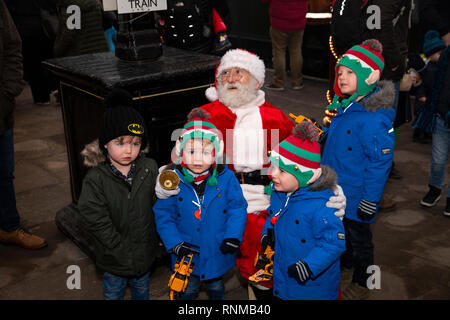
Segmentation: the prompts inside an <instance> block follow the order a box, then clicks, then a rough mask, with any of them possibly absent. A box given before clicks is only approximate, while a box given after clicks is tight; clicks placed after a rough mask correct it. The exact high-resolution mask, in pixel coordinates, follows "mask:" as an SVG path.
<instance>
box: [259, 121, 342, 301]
mask: <svg viewBox="0 0 450 320" xmlns="http://www.w3.org/2000/svg"><path fill="white" fill-rule="evenodd" d="M317 140H318V131H317V128H315V127H314V125H313V124H312V123H310V122H305V121H304V122H302V123H300V124H298V125H297V126H296V127H295V128H294V134H293V135H292V136H291V137H289V138H287V139H286V140H284V141H282V142H281V143H280V144H279V145H278V146H277V147H275V149H274V150H272V151H271V153H270V162H271V167H270V174H271V178H272V183H271V187H272V195H271V198H270V207H269V208H268V212H269V218H268V219H267V221H266V223H265V225H264V228H263V232H262V237H261V245H262V247H263V249H264V250H265V248H266V247H267V245H268V244H271V246H272V247H273V244H272V241H273V240H272V239H269V238H270V236H269V234H271V233H270V232H269V228H273V230H274V232H273V234H274V238H275V239H274V242H275V246H274V251H275V254H274V262H273V294H274V295H275V296H276V297H279V298H281V299H289V300H300V299H302V300H303V299H307V300H319V299H320V300H323V299H327V300H329V299H337V298H338V294H339V280H340V262H339V257H340V255H341V254H342V252H344V250H345V233H344V226H343V225H342V221H341V220H340V219H339V218H338V217H336V216H335V215H334V210H333V209H331V208H328V207H327V206H326V202H327V201H328V198H329V197H330V196H332V195H333V191H332V188H333V187H334V186H336V174H335V173H334V171H333V170H332V169H331V168H329V167H326V166H320V147H319V144H318V143H317ZM273 190H275V192H273Z"/></svg>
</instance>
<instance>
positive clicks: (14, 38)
mask: <svg viewBox="0 0 450 320" xmlns="http://www.w3.org/2000/svg"><path fill="white" fill-rule="evenodd" d="M21 49H22V46H21V41H20V36H19V33H18V32H17V29H16V27H15V26H14V22H13V20H12V18H11V16H10V14H9V12H8V9H7V7H6V5H5V3H4V2H3V0H0V243H6V244H15V245H18V246H21V247H23V248H26V249H40V248H43V247H45V246H46V245H47V241H45V240H44V239H43V238H41V237H38V236H36V235H33V234H31V233H29V232H27V231H26V230H24V228H23V227H22V226H21V224H20V216H19V212H18V211H17V206H16V194H15V190H14V183H13V179H14V133H13V132H14V131H13V127H14V106H15V101H14V99H15V97H17V96H18V95H19V94H20V93H21V92H22V89H23V87H24V82H23V74H22V72H23V69H22V54H21Z"/></svg>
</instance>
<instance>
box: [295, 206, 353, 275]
mask: <svg viewBox="0 0 450 320" xmlns="http://www.w3.org/2000/svg"><path fill="white" fill-rule="evenodd" d="M312 228H313V234H314V238H315V240H316V246H315V247H314V248H313V249H312V250H311V251H310V253H309V254H308V255H307V256H306V257H305V258H304V259H303V261H304V262H306V263H307V264H308V267H309V269H310V270H311V272H312V277H313V278H314V277H316V276H318V275H319V274H320V273H322V271H324V270H325V269H326V268H328V267H329V266H330V265H331V264H332V263H334V262H335V261H336V260H337V259H339V257H340V256H341V254H342V253H343V252H344V251H345V231H344V226H343V224H342V221H341V220H340V219H339V218H338V217H336V216H335V215H334V212H333V209H329V208H326V207H323V208H322V209H319V210H318V211H317V212H316V214H314V217H313V221H312Z"/></svg>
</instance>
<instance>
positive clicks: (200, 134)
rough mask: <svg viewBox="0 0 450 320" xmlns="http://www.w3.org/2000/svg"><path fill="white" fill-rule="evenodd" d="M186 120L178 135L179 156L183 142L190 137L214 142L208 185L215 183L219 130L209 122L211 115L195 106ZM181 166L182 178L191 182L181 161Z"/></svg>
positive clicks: (190, 176)
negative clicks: (213, 155) (212, 162)
mask: <svg viewBox="0 0 450 320" xmlns="http://www.w3.org/2000/svg"><path fill="white" fill-rule="evenodd" d="M187 118H188V122H187V123H186V124H185V125H184V127H183V131H182V133H181V136H180V157H182V156H183V149H184V144H185V143H186V141H188V140H190V139H202V140H210V141H212V143H213V144H214V151H215V162H214V164H213V165H212V167H213V169H214V170H213V173H212V175H211V176H210V177H209V178H208V184H209V185H213V186H214V185H217V178H216V176H217V158H218V155H219V152H220V131H219V130H218V129H217V128H216V126H215V125H214V124H213V123H212V122H211V120H210V119H211V116H210V115H209V113H208V112H207V111H205V110H203V109H200V108H195V109H193V110H192V111H191V112H190V113H189V114H188V116H187ZM181 165H182V167H183V174H184V178H183V180H184V181H185V182H188V183H191V182H193V181H194V177H193V176H192V175H191V174H189V172H188V171H187V169H186V165H185V164H184V163H181Z"/></svg>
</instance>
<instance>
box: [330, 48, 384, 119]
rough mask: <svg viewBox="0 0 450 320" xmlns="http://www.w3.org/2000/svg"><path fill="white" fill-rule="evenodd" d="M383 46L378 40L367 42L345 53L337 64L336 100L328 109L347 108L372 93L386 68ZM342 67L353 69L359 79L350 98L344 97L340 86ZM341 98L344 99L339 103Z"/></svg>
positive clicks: (335, 79) (334, 99) (335, 80)
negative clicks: (339, 77) (360, 97)
mask: <svg viewBox="0 0 450 320" xmlns="http://www.w3.org/2000/svg"><path fill="white" fill-rule="evenodd" d="M382 52H383V46H382V45H381V43H380V42H379V41H378V40H376V39H369V40H365V41H364V42H363V43H362V44H358V45H356V46H353V47H351V48H350V49H349V50H348V51H347V52H345V53H344V54H343V55H342V57H341V59H340V60H339V61H338V63H337V64H336V68H335V78H334V93H335V95H334V98H333V102H332V103H331V104H330V105H329V106H328V107H327V108H328V109H331V110H334V109H338V108H341V107H344V108H345V107H347V106H348V105H349V104H350V102H352V101H353V100H355V99H356V98H357V97H359V96H364V95H366V94H368V93H370V92H372V91H373V90H374V89H375V87H376V85H377V82H378V80H379V79H380V77H381V73H382V72H383V68H384V58H383V56H382ZM340 66H346V67H347V68H349V69H352V70H353V71H354V72H355V74H356V77H357V88H356V93H354V94H353V95H351V96H350V97H348V96H346V95H344V94H343V93H342V92H341V90H340V89H339V86H338V75H339V68H340ZM339 98H344V99H341V101H339Z"/></svg>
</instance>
